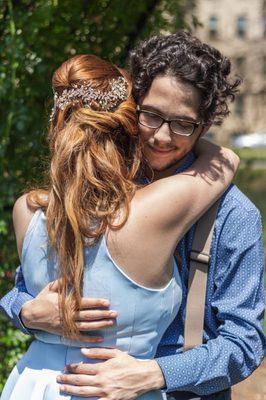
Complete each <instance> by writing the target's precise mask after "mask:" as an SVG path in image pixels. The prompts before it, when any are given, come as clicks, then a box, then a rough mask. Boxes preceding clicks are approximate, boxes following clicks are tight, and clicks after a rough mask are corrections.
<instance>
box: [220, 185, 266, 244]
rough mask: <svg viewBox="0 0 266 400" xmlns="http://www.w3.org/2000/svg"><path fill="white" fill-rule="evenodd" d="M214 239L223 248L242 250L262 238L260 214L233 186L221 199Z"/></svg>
mask: <svg viewBox="0 0 266 400" xmlns="http://www.w3.org/2000/svg"><path fill="white" fill-rule="evenodd" d="M216 237H217V240H218V241H219V244H220V245H221V246H218V247H219V249H220V251H222V250H224V249H225V248H226V249H227V250H228V248H236V249H237V248H238V249H242V248H243V247H244V246H245V245H246V246H251V244H252V243H255V242H256V241H258V240H261V237H262V219H261V214H260V211H259V210H258V208H257V207H256V206H255V204H253V203H252V201H251V200H250V199H249V198H248V197H247V196H246V195H245V194H244V193H242V192H241V191H240V190H239V188H238V187H237V186H235V185H231V186H230V187H229V188H228V190H227V191H226V192H225V194H224V195H223V197H222V199H221V204H220V208H219V211H218V216H217V220H216Z"/></svg>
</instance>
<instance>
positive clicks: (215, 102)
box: [130, 31, 241, 125]
mask: <svg viewBox="0 0 266 400" xmlns="http://www.w3.org/2000/svg"><path fill="white" fill-rule="evenodd" d="M130 64H131V72H132V79H133V96H134V98H135V100H136V102H139V100H140V99H141V97H143V96H144V95H145V94H146V93H147V91H148V90H149V88H150V86H151V84H152V81H153V80H154V78H156V77H157V76H167V75H168V76H173V77H176V78H177V79H179V80H181V81H183V82H186V83H190V84H192V85H193V86H194V87H196V88H197V89H198V90H199V91H200V94H201V102H200V105H199V117H200V118H201V119H202V121H204V122H205V123H213V124H215V125H221V123H222V121H223V119H224V117H226V116H227V115H228V114H229V108H228V101H234V99H235V95H236V93H237V92H238V86H239V85H240V83H241V79H240V78H239V77H236V78H235V79H233V80H231V79H230V76H229V75H230V71H231V62H230V60H229V59H228V58H227V57H225V56H223V55H222V54H221V53H220V51H219V50H217V49H215V48H213V47H211V46H209V45H208V44H206V43H202V42H201V41H200V40H199V39H197V38H196V37H195V36H192V35H191V34H190V33H188V32H185V31H179V32H177V33H175V34H171V35H165V36H164V35H158V36H152V37H151V38H149V39H147V40H145V41H143V42H142V43H140V45H139V46H138V47H137V48H136V49H135V50H134V51H132V53H131V55H130Z"/></svg>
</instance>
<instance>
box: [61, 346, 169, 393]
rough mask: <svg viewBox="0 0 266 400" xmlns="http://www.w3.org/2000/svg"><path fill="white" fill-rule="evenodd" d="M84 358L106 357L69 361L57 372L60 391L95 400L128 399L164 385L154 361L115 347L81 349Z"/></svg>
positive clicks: (159, 370) (161, 375)
mask: <svg viewBox="0 0 266 400" xmlns="http://www.w3.org/2000/svg"><path fill="white" fill-rule="evenodd" d="M82 353H83V355H85V356H86V357H88V358H93V359H99V360H107V361H105V362H103V363H98V364H86V363H79V364H71V365H68V366H67V367H66V370H67V372H68V374H66V375H59V376H58V377H57V381H58V382H59V383H62V385H60V390H61V392H64V393H68V394H71V395H74V396H79V397H86V398H87V397H99V398H100V399H99V400H107V399H108V400H131V399H135V398H136V397H138V396H140V395H141V394H143V393H145V392H148V391H150V390H155V389H160V388H162V387H164V386H165V382H164V378H163V374H162V371H161V369H160V367H159V365H158V364H157V362H156V361H155V360H148V361H142V360H141V361H140V360H138V359H136V358H134V357H132V356H129V355H128V354H127V353H124V352H122V351H120V350H116V349H104V348H97V349H82Z"/></svg>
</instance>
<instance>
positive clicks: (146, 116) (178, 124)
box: [137, 106, 205, 136]
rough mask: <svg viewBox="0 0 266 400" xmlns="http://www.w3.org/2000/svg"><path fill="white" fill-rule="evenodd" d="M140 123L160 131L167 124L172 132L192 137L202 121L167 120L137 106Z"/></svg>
mask: <svg viewBox="0 0 266 400" xmlns="http://www.w3.org/2000/svg"><path fill="white" fill-rule="evenodd" d="M137 114H138V121H139V123H140V124H141V125H143V126H146V127H147V128H151V129H159V128H160V127H161V126H162V125H163V124H164V123H165V122H166V123H167V124H168V125H169V128H170V130H171V132H173V133H174V134H176V135H181V136H191V135H193V133H194V132H195V129H197V128H198V127H199V126H200V125H205V124H204V123H202V122H200V121H195V122H192V121H188V120H186V119H183V118H175V119H166V118H164V117H162V116H161V115H159V114H156V113H155V112H153V111H148V110H143V109H141V108H140V106H137Z"/></svg>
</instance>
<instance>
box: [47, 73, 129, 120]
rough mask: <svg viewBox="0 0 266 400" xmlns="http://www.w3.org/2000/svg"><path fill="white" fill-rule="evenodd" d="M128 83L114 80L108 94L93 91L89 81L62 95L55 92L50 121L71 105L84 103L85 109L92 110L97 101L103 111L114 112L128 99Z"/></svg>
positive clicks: (122, 79)
mask: <svg viewBox="0 0 266 400" xmlns="http://www.w3.org/2000/svg"><path fill="white" fill-rule="evenodd" d="M127 87H128V84H127V81H126V80H125V78H124V77H122V76H120V77H119V78H114V79H112V80H111V81H110V89H109V90H108V91H106V92H103V91H101V90H96V89H93V88H92V87H91V86H90V84H89V82H88V81H82V82H80V83H75V84H73V85H72V86H71V87H70V88H67V89H64V90H63V92H62V93H61V94H59V93H57V92H54V106H53V108H52V112H51V115H50V121H52V120H53V119H54V117H55V113H56V111H57V110H58V109H59V110H64V109H65V108H66V107H67V106H69V105H70V104H77V103H80V102H82V103H83V107H85V108H90V107H91V104H92V102H94V101H96V102H97V103H98V104H99V105H100V107H101V111H112V110H113V109H114V108H116V107H117V106H118V105H119V104H120V103H121V101H124V100H126V98H127Z"/></svg>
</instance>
